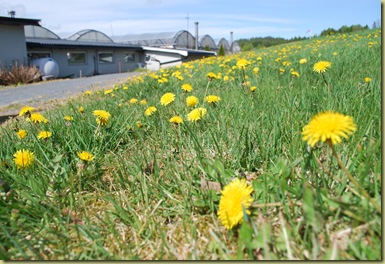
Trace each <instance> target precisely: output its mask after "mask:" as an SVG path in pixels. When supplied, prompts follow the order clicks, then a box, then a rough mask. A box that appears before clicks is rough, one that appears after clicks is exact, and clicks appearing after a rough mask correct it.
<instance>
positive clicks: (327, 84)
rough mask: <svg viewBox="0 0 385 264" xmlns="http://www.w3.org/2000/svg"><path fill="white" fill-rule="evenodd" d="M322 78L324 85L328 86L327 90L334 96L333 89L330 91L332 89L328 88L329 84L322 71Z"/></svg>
mask: <svg viewBox="0 0 385 264" xmlns="http://www.w3.org/2000/svg"><path fill="white" fill-rule="evenodd" d="M322 78H323V80H324V82H325V84H326V86H327V87H328V90H329V92H330V93H331V94H332V95H333V96H334V94H333V91H332V89H331V88H330V84H329V83H328V82H327V81H326V78H325V75H324V74H323V73H322Z"/></svg>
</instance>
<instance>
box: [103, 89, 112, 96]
mask: <svg viewBox="0 0 385 264" xmlns="http://www.w3.org/2000/svg"><path fill="white" fill-rule="evenodd" d="M112 92H113V90H112V89H108V90H105V91H104V95H107V94H110V93H112Z"/></svg>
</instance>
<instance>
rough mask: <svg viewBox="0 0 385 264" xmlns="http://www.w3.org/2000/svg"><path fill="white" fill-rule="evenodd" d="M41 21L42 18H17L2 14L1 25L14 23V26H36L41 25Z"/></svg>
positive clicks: (0, 17)
mask: <svg viewBox="0 0 385 264" xmlns="http://www.w3.org/2000/svg"><path fill="white" fill-rule="evenodd" d="M39 23H40V19H30V18H15V17H3V16H0V24H1V25H12V26H24V25H35V26H40V24H39Z"/></svg>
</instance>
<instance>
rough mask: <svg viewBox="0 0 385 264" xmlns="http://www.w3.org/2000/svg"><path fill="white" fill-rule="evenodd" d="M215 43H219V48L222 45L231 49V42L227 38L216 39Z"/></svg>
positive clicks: (226, 48)
mask: <svg viewBox="0 0 385 264" xmlns="http://www.w3.org/2000/svg"><path fill="white" fill-rule="evenodd" d="M215 44H217V47H218V49H219V48H220V47H221V45H222V46H223V48H224V49H225V50H227V51H228V50H230V45H229V42H228V41H227V40H226V39H225V38H220V39H216V40H215Z"/></svg>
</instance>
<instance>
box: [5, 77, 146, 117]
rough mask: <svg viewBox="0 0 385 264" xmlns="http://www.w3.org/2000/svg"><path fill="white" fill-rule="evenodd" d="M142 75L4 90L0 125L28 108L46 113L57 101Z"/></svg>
mask: <svg viewBox="0 0 385 264" xmlns="http://www.w3.org/2000/svg"><path fill="white" fill-rule="evenodd" d="M139 74H141V73H140V72H129V73H117V74H104V75H97V76H92V77H83V78H75V79H57V80H51V81H42V82H39V83H33V84H27V85H20V86H17V87H14V86H7V87H0V122H1V120H4V119H7V118H8V117H9V116H14V115H16V114H18V113H19V111H20V108H21V107H22V106H25V105H29V106H33V107H36V108H38V109H39V110H43V109H45V108H48V107H49V106H52V104H54V103H55V102H57V101H63V100H66V99H69V98H72V97H75V96H78V95H80V94H81V93H83V92H85V91H87V90H90V91H95V90H100V89H108V88H109V87H111V88H112V87H113V85H114V84H117V83H122V82H125V81H126V80H127V79H128V78H130V77H134V76H137V75H139Z"/></svg>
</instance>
